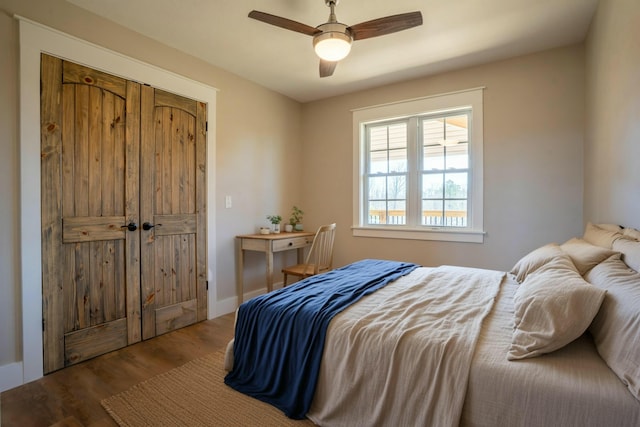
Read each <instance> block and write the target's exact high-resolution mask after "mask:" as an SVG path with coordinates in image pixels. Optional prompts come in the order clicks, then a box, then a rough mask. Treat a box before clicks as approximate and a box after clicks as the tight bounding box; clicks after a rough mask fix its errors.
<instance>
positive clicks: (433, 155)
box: [422, 145, 444, 170]
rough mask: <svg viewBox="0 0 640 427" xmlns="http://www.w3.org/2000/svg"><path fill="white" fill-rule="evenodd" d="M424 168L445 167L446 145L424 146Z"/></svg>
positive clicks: (441, 168)
mask: <svg viewBox="0 0 640 427" xmlns="http://www.w3.org/2000/svg"><path fill="white" fill-rule="evenodd" d="M422 161H423V166H422V169H423V170H443V169H444V147H443V146H442V145H428V146H424V147H423V159H422Z"/></svg>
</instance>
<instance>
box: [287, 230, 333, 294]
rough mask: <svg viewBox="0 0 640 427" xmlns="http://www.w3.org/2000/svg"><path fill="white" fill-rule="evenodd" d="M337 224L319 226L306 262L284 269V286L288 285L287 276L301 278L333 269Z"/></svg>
mask: <svg viewBox="0 0 640 427" xmlns="http://www.w3.org/2000/svg"><path fill="white" fill-rule="evenodd" d="M335 231H336V224H335V223H333V224H329V225H323V226H322V227H320V228H318V231H316V235H315V237H314V238H313V243H311V249H309V253H308V254H307V257H306V258H305V261H304V264H296V265H292V266H291V267H285V268H283V269H282V273H283V274H284V282H283V283H284V286H287V276H289V275H291V276H298V277H300V278H301V279H304V278H305V277H309V276H314V275H316V274H319V273H324V272H327V271H330V270H332V264H333V238H334V236H335Z"/></svg>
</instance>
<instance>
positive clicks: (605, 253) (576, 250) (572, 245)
mask: <svg viewBox="0 0 640 427" xmlns="http://www.w3.org/2000/svg"><path fill="white" fill-rule="evenodd" d="M560 247H561V248H562V250H563V251H565V252H566V253H567V254H568V255H569V256H570V257H571V261H573V263H574V264H575V266H576V269H577V270H578V273H580V275H581V276H584V275H585V273H586V272H587V271H589V270H591V269H592V268H593V267H595V266H596V265H598V264H600V263H601V262H602V261H604V260H605V259H607V258H609V257H610V256H612V255H615V254H618V256H620V253H619V252H616V251H612V250H611V249H607V248H603V247H600V246H595V245H592V244H591V243H589V242H587V241H585V240H582V239H577V238H573V239H570V240H568V241H566V242H565V243H563V244H562V245H560Z"/></svg>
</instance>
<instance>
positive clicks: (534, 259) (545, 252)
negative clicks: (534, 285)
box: [511, 243, 564, 283]
mask: <svg viewBox="0 0 640 427" xmlns="http://www.w3.org/2000/svg"><path fill="white" fill-rule="evenodd" d="M563 254H564V252H563V251H562V249H561V248H560V246H559V245H558V244H557V243H549V244H547V245H544V246H542V247H539V248H538V249H535V250H533V251H531V252H529V253H528V254H527V255H525V256H523V257H522V258H520V260H519V261H518V262H517V263H516V265H514V266H513V268H512V269H511V273H512V274H513V275H515V276H516V280H517V281H518V283H522V281H523V280H524V279H525V278H526V277H527V275H528V274H530V273H533V272H534V271H536V270H537V269H538V268H540V267H542V266H543V265H544V264H546V263H547V262H549V261H550V260H552V259H553V258H555V257H557V256H559V255H563Z"/></svg>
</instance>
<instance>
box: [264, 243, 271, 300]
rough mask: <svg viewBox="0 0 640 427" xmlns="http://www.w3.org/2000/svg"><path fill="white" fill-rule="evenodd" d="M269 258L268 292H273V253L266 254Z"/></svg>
mask: <svg viewBox="0 0 640 427" xmlns="http://www.w3.org/2000/svg"><path fill="white" fill-rule="evenodd" d="M265 255H266V257H267V292H271V291H272V290H273V252H271V251H267V252H265Z"/></svg>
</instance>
